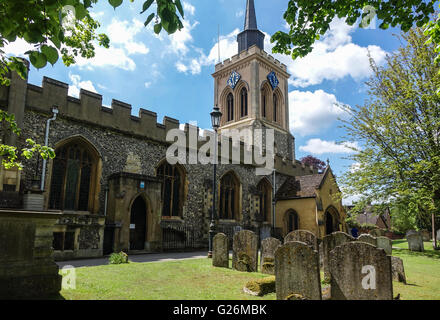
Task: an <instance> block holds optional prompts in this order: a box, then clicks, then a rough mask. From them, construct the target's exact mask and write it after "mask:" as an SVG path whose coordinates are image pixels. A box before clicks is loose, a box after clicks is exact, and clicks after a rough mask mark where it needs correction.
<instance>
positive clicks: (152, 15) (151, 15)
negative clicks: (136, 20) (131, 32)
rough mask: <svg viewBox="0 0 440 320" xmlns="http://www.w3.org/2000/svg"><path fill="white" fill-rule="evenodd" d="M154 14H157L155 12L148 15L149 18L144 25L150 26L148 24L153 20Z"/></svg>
mask: <svg viewBox="0 0 440 320" xmlns="http://www.w3.org/2000/svg"><path fill="white" fill-rule="evenodd" d="M154 16H155V14H154V13H152V14H150V15H149V16H148V18H147V20H146V21H145V23H144V25H145V26H148V24H149V23H150V22H151V20H153V18H154Z"/></svg>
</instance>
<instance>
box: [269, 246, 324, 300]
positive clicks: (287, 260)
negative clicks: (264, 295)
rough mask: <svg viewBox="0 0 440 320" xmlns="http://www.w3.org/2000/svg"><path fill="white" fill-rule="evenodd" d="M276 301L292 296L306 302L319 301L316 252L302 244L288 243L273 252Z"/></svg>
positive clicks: (317, 258)
mask: <svg viewBox="0 0 440 320" xmlns="http://www.w3.org/2000/svg"><path fill="white" fill-rule="evenodd" d="M275 287H276V295H277V300H286V299H287V298H288V297H291V296H292V295H293V294H295V295H301V296H302V297H304V298H305V299H307V300H321V299H322V296H321V281H320V276H319V256H318V251H316V250H313V249H312V248H311V247H310V246H309V245H307V244H306V243H304V242H298V241H290V242H287V243H285V244H284V245H283V246H281V247H279V248H278V249H277V250H276V251H275Z"/></svg>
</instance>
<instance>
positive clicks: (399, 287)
mask: <svg viewBox="0 0 440 320" xmlns="http://www.w3.org/2000/svg"><path fill="white" fill-rule="evenodd" d="M393 246H394V247H398V248H402V249H401V250H395V249H393V256H396V257H400V258H401V259H402V260H403V265H404V268H405V274H406V281H407V285H404V284H401V283H399V282H394V283H393V285H394V289H393V291H394V295H395V296H396V295H397V294H398V293H400V298H401V299H402V300H420V299H423V300H440V251H434V250H433V249H432V243H431V242H425V243H424V246H425V252H412V251H409V250H408V243H407V242H406V240H394V241H393Z"/></svg>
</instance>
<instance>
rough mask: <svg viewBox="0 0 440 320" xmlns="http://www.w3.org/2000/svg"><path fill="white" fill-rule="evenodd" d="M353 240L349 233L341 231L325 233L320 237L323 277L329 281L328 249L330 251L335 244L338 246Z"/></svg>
mask: <svg viewBox="0 0 440 320" xmlns="http://www.w3.org/2000/svg"><path fill="white" fill-rule="evenodd" d="M355 240H356V239H355V238H353V237H352V236H350V235H349V234H347V233H345V232H341V231H336V232H333V233H331V234H329V235H326V236H325V237H324V238H323V239H322V257H323V267H324V279H326V280H327V281H330V268H329V258H330V251H332V250H333V249H334V248H336V247H337V246H340V245H341V244H344V243H346V242H350V241H355Z"/></svg>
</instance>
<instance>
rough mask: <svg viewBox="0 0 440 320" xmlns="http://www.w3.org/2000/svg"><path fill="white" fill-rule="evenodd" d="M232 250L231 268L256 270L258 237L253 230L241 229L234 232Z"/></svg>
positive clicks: (246, 270) (247, 270) (248, 270)
mask: <svg viewBox="0 0 440 320" xmlns="http://www.w3.org/2000/svg"><path fill="white" fill-rule="evenodd" d="M232 250H233V251H232V268H233V269H235V270H238V271H245V272H257V268H258V267H257V264H258V237H257V235H256V234H255V233H254V232H252V231H249V230H242V231H239V232H237V233H236V234H234V240H233V243H232Z"/></svg>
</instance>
